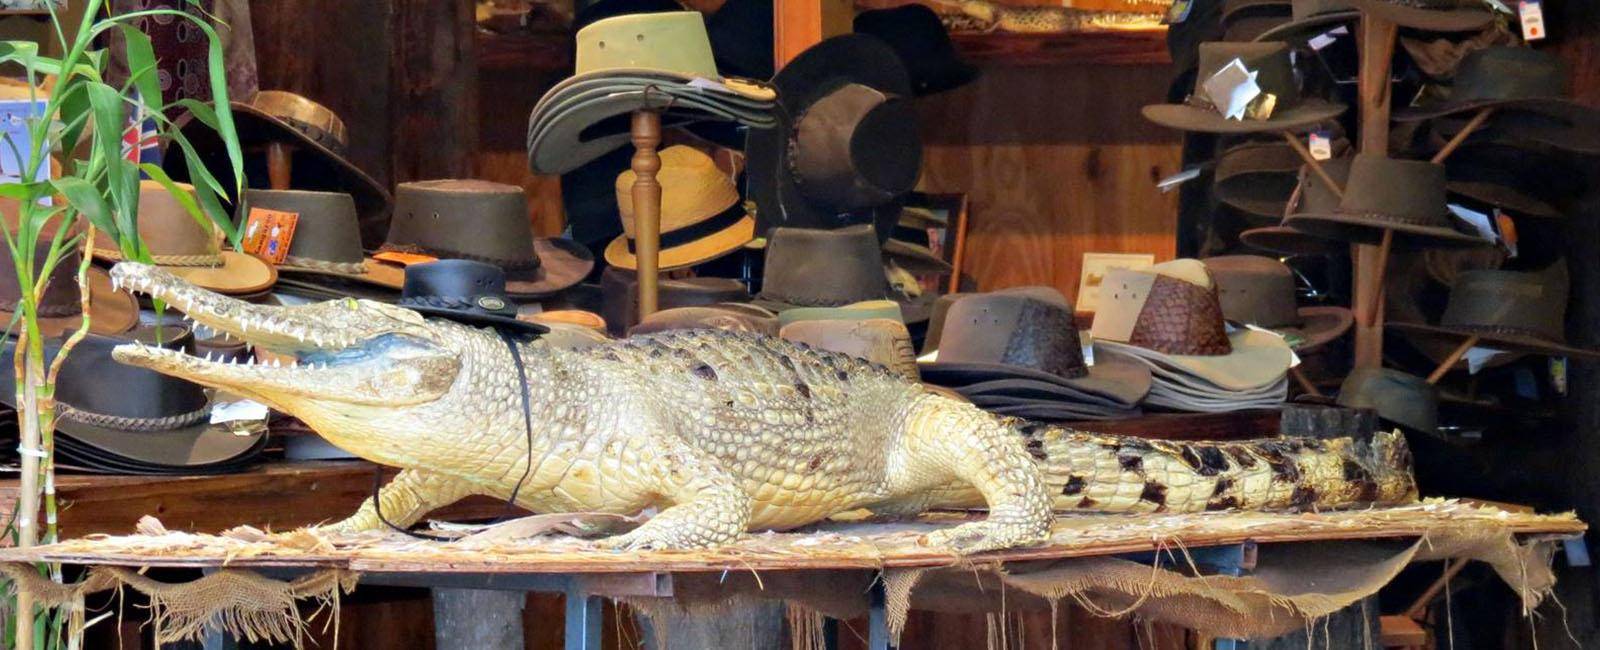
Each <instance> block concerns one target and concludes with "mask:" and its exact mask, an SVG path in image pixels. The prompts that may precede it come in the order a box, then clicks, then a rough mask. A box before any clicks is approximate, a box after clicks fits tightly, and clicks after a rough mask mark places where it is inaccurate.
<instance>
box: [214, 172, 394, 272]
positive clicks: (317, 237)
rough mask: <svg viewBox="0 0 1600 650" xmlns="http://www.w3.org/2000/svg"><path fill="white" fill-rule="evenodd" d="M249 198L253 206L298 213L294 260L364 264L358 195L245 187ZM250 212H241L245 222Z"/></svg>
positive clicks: (291, 257)
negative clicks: (249, 188) (354, 197)
mask: <svg viewBox="0 0 1600 650" xmlns="http://www.w3.org/2000/svg"><path fill="white" fill-rule="evenodd" d="M245 201H246V203H247V204H248V205H249V206H250V207H251V208H265V209H268V210H277V211H281V212H292V213H294V214H296V215H298V216H297V217H296V220H295V226H294V239H293V240H291V241H290V242H289V257H288V258H286V259H285V264H286V265H288V266H293V260H297V259H298V260H315V261H323V262H338V263H341V264H360V263H361V261H362V260H363V259H364V258H363V255H362V251H361V225H360V221H359V217H357V215H356V202H355V199H353V198H351V196H350V195H349V194H347V193H344V192H313V191H308V190H245ZM248 219H249V215H248V214H243V215H240V218H239V219H238V221H239V222H240V223H241V224H246V223H248V222H249V221H248Z"/></svg>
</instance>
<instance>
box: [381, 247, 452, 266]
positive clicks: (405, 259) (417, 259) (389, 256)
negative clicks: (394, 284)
mask: <svg viewBox="0 0 1600 650" xmlns="http://www.w3.org/2000/svg"><path fill="white" fill-rule="evenodd" d="M372 259H375V260H378V261H379V262H388V263H390V264H395V265H398V266H411V265H412V264H426V263H428V262H437V261H439V258H437V257H434V256H432V255H421V254H417V253H402V252H400V251H383V252H379V253H373V254H372Z"/></svg>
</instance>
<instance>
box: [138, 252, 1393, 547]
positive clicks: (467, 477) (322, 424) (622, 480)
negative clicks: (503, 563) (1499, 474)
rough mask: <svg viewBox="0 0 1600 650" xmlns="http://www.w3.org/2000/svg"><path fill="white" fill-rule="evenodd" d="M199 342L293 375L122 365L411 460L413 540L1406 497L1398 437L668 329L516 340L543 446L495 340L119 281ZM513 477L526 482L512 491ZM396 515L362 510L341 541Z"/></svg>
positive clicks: (659, 539) (959, 542)
mask: <svg viewBox="0 0 1600 650" xmlns="http://www.w3.org/2000/svg"><path fill="white" fill-rule="evenodd" d="M111 276H112V279H113V280H114V281H115V282H116V283H117V285H118V286H120V287H124V288H131V289H134V290H137V291H140V292H143V293H146V294H149V295H150V296H152V297H154V298H158V299H160V300H163V301H165V302H166V303H167V304H168V305H171V306H173V307H175V308H176V309H178V310H180V311H182V312H184V313H185V314H186V315H187V316H188V317H189V318H191V319H193V320H195V321H197V322H199V323H200V324H203V325H205V326H207V327H211V328H213V329H216V330H219V331H222V332H226V333H227V334H229V335H232V336H234V337H239V338H243V339H244V340H245V341H247V342H249V343H251V344H253V345H255V346H257V347H260V348H264V349H266V350H269V351H272V352H277V353H281V354H285V355H292V356H293V357H294V359H295V361H294V362H292V363H284V364H282V365H279V364H255V365H250V364H238V363H226V362H220V361H209V360H207V359H203V358H198V357H195V356H190V355H187V354H185V353H183V352H181V351H173V350H168V349H164V348H159V347H150V346H141V345H137V344H128V345H123V346H120V347H118V348H117V349H116V351H115V357H116V359H117V360H119V361H121V362H123V363H128V364H133V365H137V366H143V367H147V368H151V369H153V370H157V371H159V372H162V373H166V374H170V375H174V376H177V377H182V378H184V379H188V380H190V381H194V382H197V383H200V384H203V385H206V386H211V387H215V388H219V389H224V390H227V391H230V392H233V393H237V394H240V395H243V396H246V397H249V398H252V399H255V400H259V401H261V402H264V403H266V404H268V405H270V406H272V407H273V408H276V409H279V410H282V411H284V412H287V413H290V414H292V415H294V416H295V417H297V418H300V419H301V420H303V421H304V422H305V423H306V424H308V425H309V426H310V427H311V428H313V429H314V430H316V431H317V432H318V433H320V434H321V435H322V436H323V437H324V438H326V439H327V440H328V441H329V442H331V443H333V444H335V445H337V446H339V447H341V448H343V449H345V450H346V451H348V452H350V453H352V454H355V455H357V456H360V457H362V458H366V459H369V460H371V461H374V462H377V463H381V464H384V465H390V466H395V467H399V468H401V471H400V473H399V474H398V475H397V476H396V477H395V478H394V479H393V480H392V481H390V482H389V483H388V484H387V485H386V486H384V487H383V489H382V490H381V491H380V492H379V494H378V495H377V496H376V497H375V498H376V500H377V501H378V505H379V506H381V510H382V515H383V518H384V519H387V520H389V521H390V522H392V523H394V524H396V525H399V526H407V525H410V524H412V523H414V522H416V521H418V520H419V519H421V518H422V517H423V516H425V515H426V514H427V513H428V512H429V511H431V510H433V509H436V508H439V507H442V506H445V505H448V504H450V503H452V502H454V501H456V500H458V499H461V498H463V497H465V496H468V495H489V496H493V497H497V498H501V499H507V498H511V497H512V495H513V491H515V500H516V503H517V504H518V505H521V506H523V507H525V508H527V509H529V510H531V511H534V512H540V513H549V512H585V511H588V512H608V513H617V514H633V513H638V512H641V511H645V510H647V509H651V508H659V509H660V510H659V512H658V513H656V514H655V515H654V516H653V517H651V518H650V519H648V520H647V521H645V522H644V523H643V524H642V525H640V526H638V527H637V528H634V529H633V530H631V531H628V532H626V533H622V534H620V535H616V536H613V537H608V538H605V539H602V540H600V541H599V544H601V545H602V546H603V547H607V548H625V549H636V548H694V547H710V546H716V545H720V544H725V543H728V542H731V541H733V540H735V539H737V538H738V537H739V536H740V535H742V534H743V533H744V532H745V531H747V530H752V529H757V530H759V529H786V528H793V527H796V526H801V525H804V524H808V523H812V522H816V521H819V520H822V519H825V518H827V517H829V516H832V515H835V514H839V513H843V512H847V511H852V510H857V509H861V508H867V509H870V510H872V511H874V512H878V513H883V514H893V515H905V514H912V513H916V512H921V511H924V510H927V509H930V508H969V507H980V506H987V509H988V517H987V518H986V519H983V520H979V521H973V522H968V523H964V524H961V525H959V526H955V527H952V528H948V529H944V530H940V531H937V532H934V533H931V534H929V535H927V536H926V537H925V538H924V539H923V540H922V541H923V542H924V543H926V544H930V545H937V546H944V547H947V548H951V549H953V550H955V551H957V552H962V553H970V552H977V551H983V550H990V549H1000V548H1007V547H1013V546H1019V545H1029V544H1037V543H1041V542H1043V541H1044V540H1046V539H1047V536H1048V534H1049V531H1050V524H1051V521H1052V509H1065V510H1091V511H1108V512H1198V511H1206V510H1224V509H1232V508H1243V509H1289V508H1335V507H1342V506H1351V505H1356V504H1368V503H1392V502H1398V501H1403V500H1410V499H1414V498H1415V487H1414V483H1413V480H1412V478H1411V476H1410V456H1409V453H1408V452H1407V451H1406V448H1405V444H1404V442H1403V440H1402V439H1401V438H1400V437H1399V436H1398V434H1380V435H1378V436H1376V437H1375V438H1374V439H1373V440H1371V441H1370V442H1365V443H1358V442H1355V441H1353V440H1350V439H1340V440H1302V439H1283V440H1261V441H1252V442H1243V443H1205V442H1201V443H1178V442H1162V441H1154V440H1142V439H1137V438H1127V437H1114V436H1103V435H1094V434H1086V433H1080V432H1074V431H1069V430H1066V429H1062V428H1058V427H1052V426H1046V425H1036V424H1030V423H1027V422H1024V421H1021V420H1016V419H1008V418H1002V417H997V416H994V415H991V414H989V413H986V412H984V411H982V410H979V409H978V408H976V407H974V406H972V405H970V404H967V403H964V402H961V401H958V400H955V399H951V398H948V397H945V396H942V395H939V394H937V393H935V392H932V391H930V390H928V389H927V388H926V387H924V386H923V385H921V384H918V383H915V382H912V381H909V380H907V379H905V378H903V377H901V376H899V375H897V374H895V373H894V372H891V371H889V370H887V369H885V368H883V367H880V366H875V365H872V364H869V363H867V362H865V361H860V360H857V359H854V358H851V357H847V356H844V355H840V354H834V353H829V352H822V351H818V350H814V349H811V348H807V347H804V346H800V345H795V344H791V343H787V342H784V341H781V340H777V339H772V338H767V337H762V336H757V335H751V334H743V333H732V332H724V331H718V330H693V331H681V332H664V333H660V334H654V335H648V336H640V337H635V338H632V339H627V340H622V341H617V342H614V343H609V344H600V345H596V346H594V347H589V348H585V349H581V350H574V349H562V348H558V347H556V346H554V345H552V344H550V343H548V342H545V341H542V340H534V341H531V342H527V343H523V344H521V347H520V353H521V356H522V358H523V361H524V365H525V370H526V376H527V387H528V392H529V395H528V397H529V404H530V407H531V413H532V422H533V435H532V437H531V439H530V438H529V436H528V435H527V433H526V429H525V427H524V416H523V407H522V404H523V399H522V398H523V396H522V395H520V394H519V391H520V390H521V388H520V387H521V383H520V382H519V380H518V375H517V370H516V366H515V365H514V361H513V359H512V355H511V352H510V348H508V347H507V345H506V343H505V342H504V340H502V339H501V338H500V337H499V336H498V335H496V334H494V333H493V332H492V331H490V330H485V329H479V328H474V327H470V326H465V325H461V324H457V323H454V322H448V321H444V320H437V319H428V318H423V317H422V316H421V315H419V314H417V313H416V312H413V311H411V310H408V309H405V308H402V307H397V306H394V305H388V304H383V303H378V302H371V301H366V300H355V299H344V300H334V301H328V302H323V303H318V304H312V305H305V306H296V307H270V306H260V305H253V304H250V303H246V302H241V301H239V300H235V299H232V298H227V297H224V296H221V295H218V294H215V293H211V292H209V291H205V290H202V289H199V288H196V287H194V286H193V285H190V284H188V283H185V282H184V281H182V280H179V279H178V278H176V277H175V276H173V275H171V274H169V273H166V272H164V271H161V270H159V269H157V268H155V267H151V266H146V265H141V264H135V263H129V262H124V263H121V264H118V265H117V266H116V267H115V268H113V269H112V271H111ZM519 486H520V487H519ZM383 525H384V524H383V522H382V520H381V519H380V517H379V513H378V512H377V511H376V510H375V509H374V503H373V499H368V500H367V502H366V503H365V504H363V505H362V506H361V508H360V509H359V510H358V511H357V512H356V513H355V514H354V515H352V516H351V517H349V518H348V519H346V520H344V521H342V522H338V523H334V524H331V525H330V528H332V529H334V530H339V531H360V530H367V529H375V528H380V527H382V526H383Z"/></svg>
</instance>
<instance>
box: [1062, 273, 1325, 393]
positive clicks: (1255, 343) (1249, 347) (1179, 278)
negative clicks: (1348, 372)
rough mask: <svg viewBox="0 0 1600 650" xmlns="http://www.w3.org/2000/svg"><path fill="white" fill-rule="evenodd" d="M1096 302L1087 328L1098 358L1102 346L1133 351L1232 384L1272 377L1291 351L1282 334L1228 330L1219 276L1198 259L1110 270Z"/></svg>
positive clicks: (1280, 374) (1257, 384)
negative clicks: (1220, 295) (1092, 316)
mask: <svg viewBox="0 0 1600 650" xmlns="http://www.w3.org/2000/svg"><path fill="white" fill-rule="evenodd" d="M1098 307H1099V308H1098V309H1096V311H1095V316H1094V325H1093V326H1092V327H1091V328H1090V335H1091V336H1093V337H1094V346H1095V351H1096V357H1097V358H1098V357H1099V352H1100V351H1101V350H1106V351H1108V352H1109V353H1111V354H1112V355H1117V354H1121V355H1124V356H1130V357H1137V358H1139V359H1141V360H1145V361H1148V362H1150V363H1152V364H1154V365H1157V366H1160V367H1162V368H1165V369H1168V370H1171V371H1173V372H1176V373H1181V374H1184V375H1187V376H1190V377H1193V378H1196V379H1199V380H1201V381H1203V382H1205V383H1208V384H1212V385H1215V386H1217V387H1219V388H1221V389H1224V390H1229V391H1252V390H1258V389H1261V388H1263V387H1266V386H1270V385H1274V384H1276V383H1278V382H1280V381H1282V380H1283V378H1284V376H1285V374H1286V373H1287V372H1288V371H1289V366H1290V364H1291V363H1292V362H1293V359H1294V352H1293V351H1292V350H1291V349H1290V347H1289V343H1288V342H1287V341H1285V340H1284V338H1283V337H1282V336H1279V335H1277V334H1274V333H1272V332H1267V331H1261V330H1255V329H1238V330H1235V331H1233V332H1231V333H1230V332H1229V331H1228V329H1227V325H1226V323H1225V322H1224V320H1223V317H1222V304H1221V302H1220V301H1219V300H1218V297H1217V286H1216V282H1215V281H1214V280H1213V279H1212V277H1211V274H1210V272H1208V271H1206V267H1205V264H1203V263H1201V262H1200V261H1199V260H1194V259H1179V260H1173V261H1170V262H1163V263H1161V264H1157V265H1155V266H1153V267H1151V268H1149V269H1144V270H1137V271H1136V270H1129V269H1117V270H1113V271H1110V272H1108V273H1107V274H1106V278H1105V280H1104V281H1103V282H1102V283H1101V285H1100V304H1099V306H1098Z"/></svg>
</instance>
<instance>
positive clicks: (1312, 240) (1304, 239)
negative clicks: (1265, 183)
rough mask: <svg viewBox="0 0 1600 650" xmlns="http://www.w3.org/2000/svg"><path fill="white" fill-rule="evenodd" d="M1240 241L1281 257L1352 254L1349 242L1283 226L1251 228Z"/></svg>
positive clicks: (1242, 235) (1242, 234) (1240, 234)
mask: <svg viewBox="0 0 1600 650" xmlns="http://www.w3.org/2000/svg"><path fill="white" fill-rule="evenodd" d="M1239 241H1241V242H1243V243H1245V244H1246V245H1248V246H1251V247H1254V248H1258V249H1261V250H1264V251H1267V252H1269V253H1278V254H1280V255H1342V254H1344V253H1348V252H1350V244H1349V243H1348V242H1342V241H1339V240H1337V239H1328V238H1326V237H1319V236H1316V235H1312V234H1309V233H1304V232H1301V231H1299V230H1297V229H1295V228H1291V227H1289V226H1281V225H1280V226H1267V227H1265V228H1251V229H1249V230H1246V231H1244V232H1242V233H1239Z"/></svg>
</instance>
